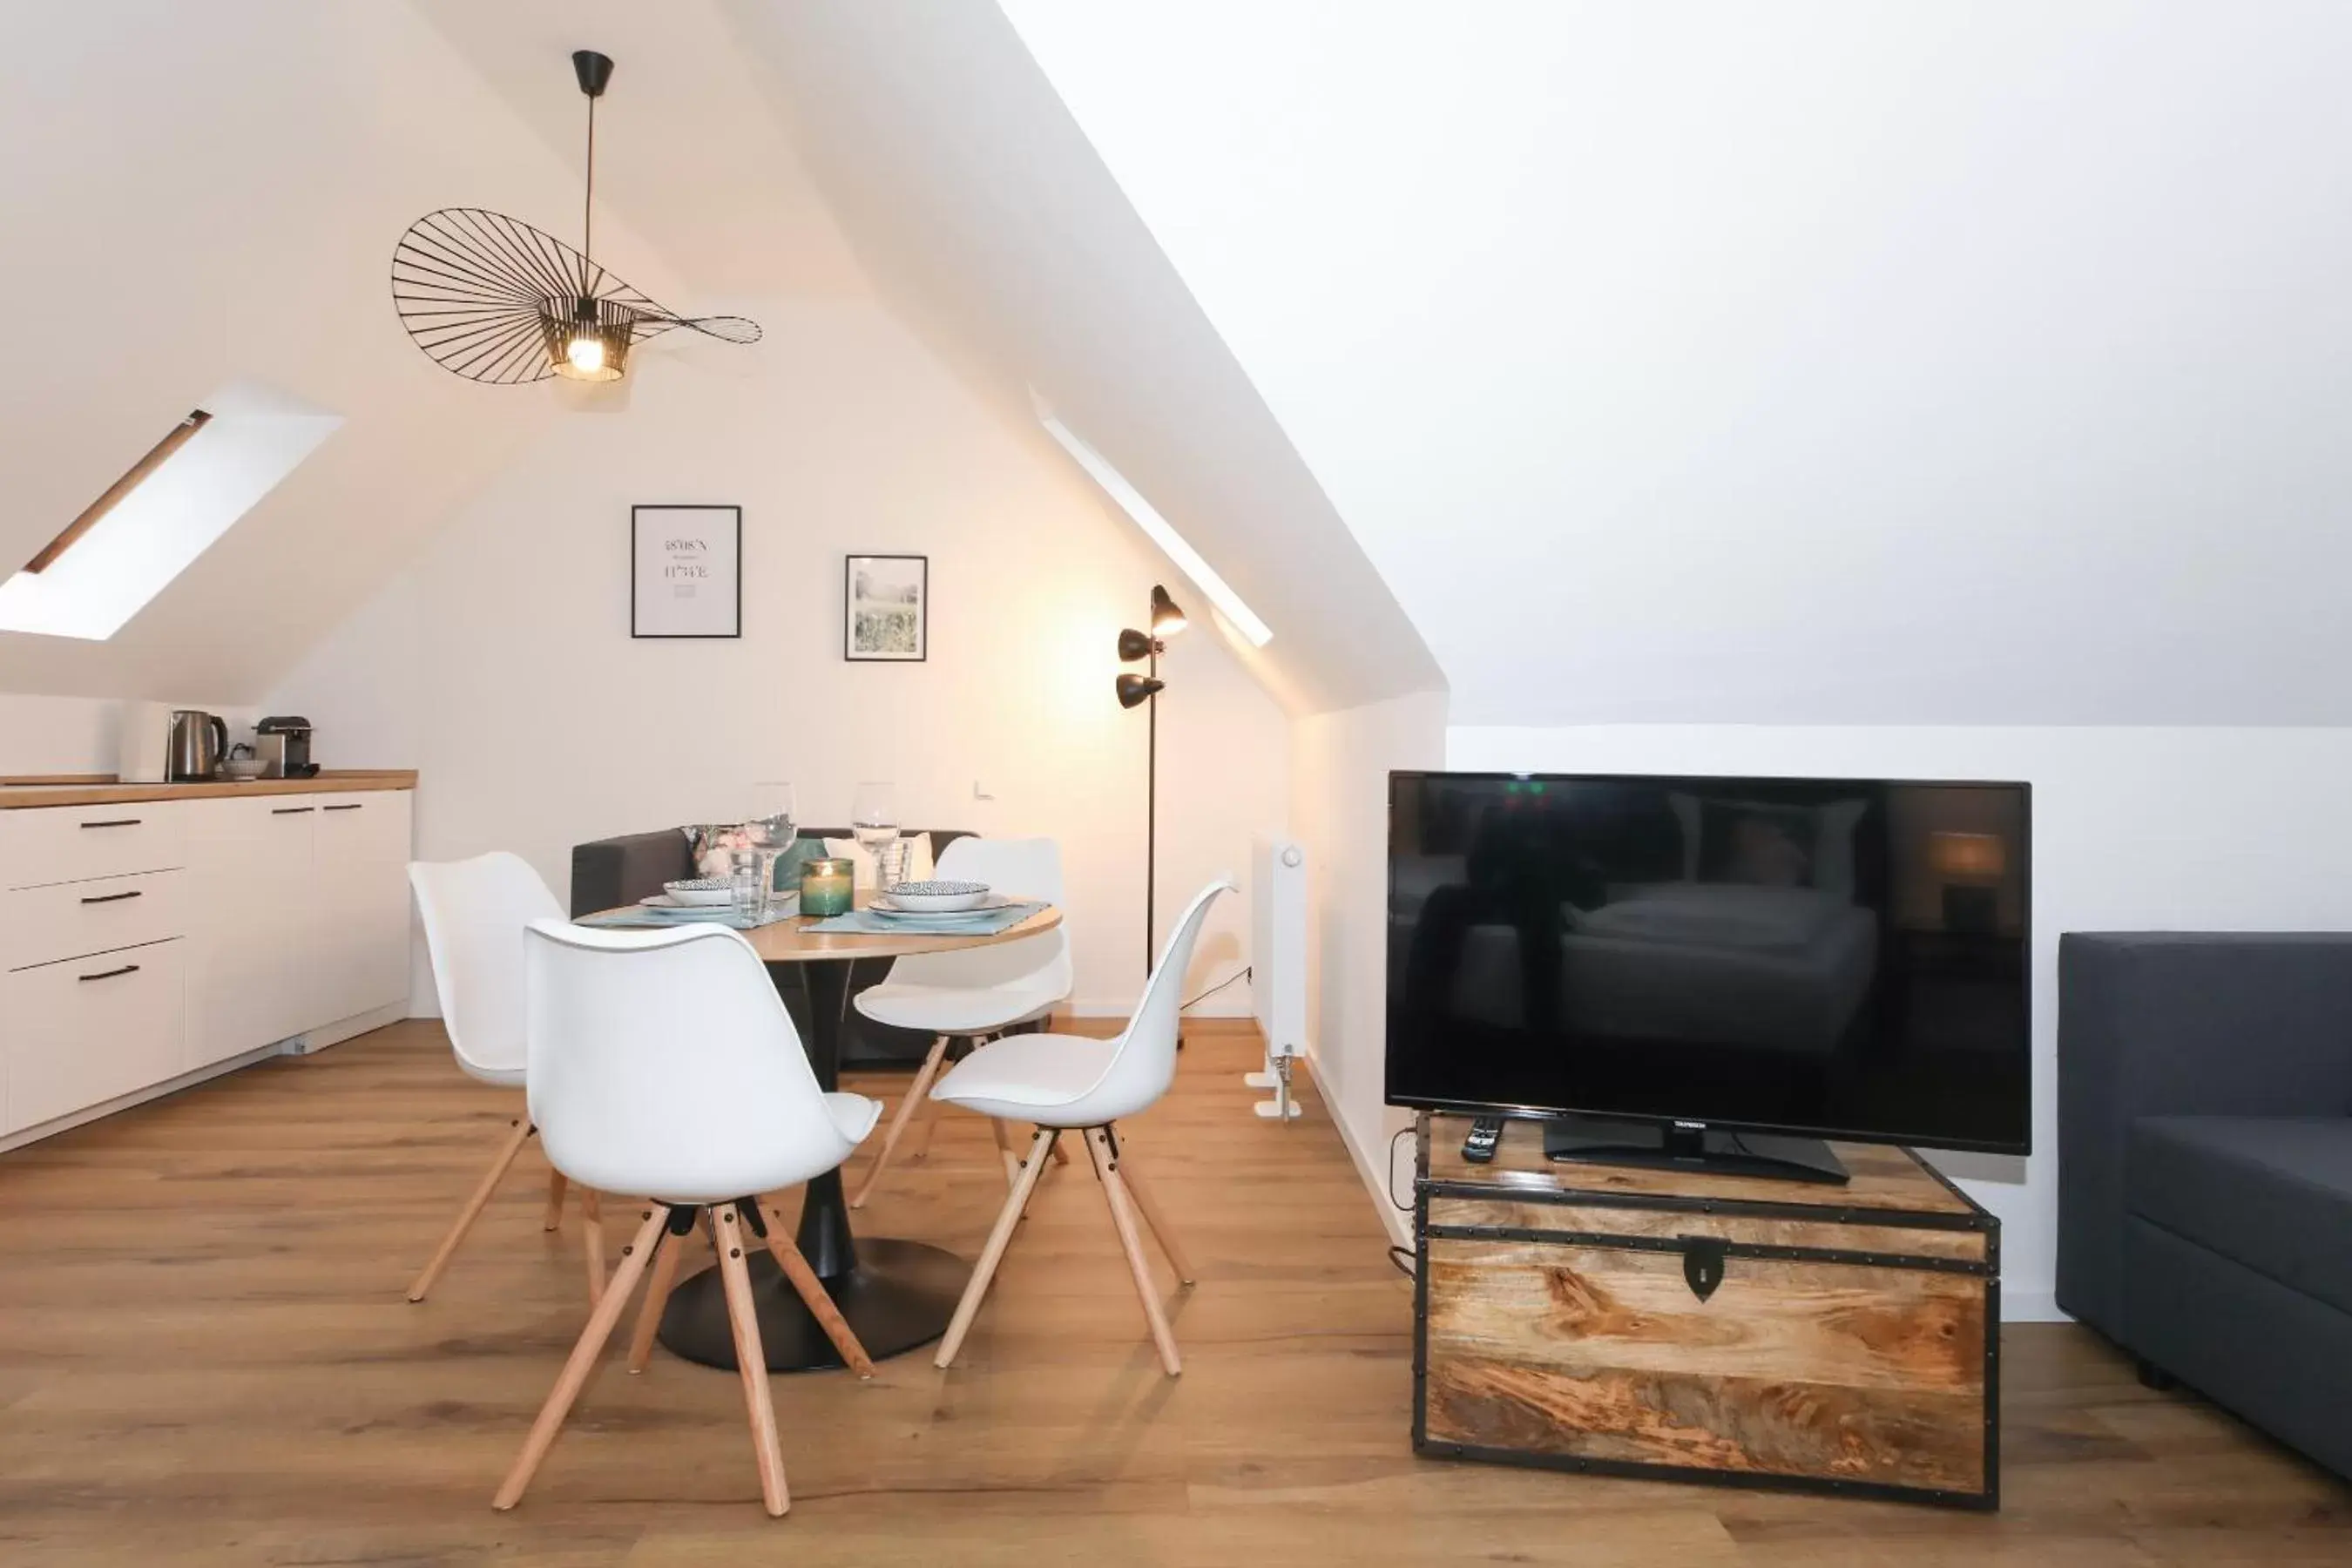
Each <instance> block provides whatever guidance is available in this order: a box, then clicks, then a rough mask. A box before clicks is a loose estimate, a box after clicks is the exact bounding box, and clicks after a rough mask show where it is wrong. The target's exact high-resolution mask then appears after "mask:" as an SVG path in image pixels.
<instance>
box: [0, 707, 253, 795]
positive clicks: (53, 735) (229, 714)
mask: <svg viewBox="0 0 2352 1568" xmlns="http://www.w3.org/2000/svg"><path fill="white" fill-rule="evenodd" d="M167 700H171V701H173V702H174V703H175V704H176V705H177V706H180V707H184V708H201V709H203V710H205V711H206V712H210V713H217V714H219V715H220V716H221V717H222V718H223V719H224V720H226V721H227V722H228V727H229V735H230V739H231V740H232V741H238V740H243V741H250V740H251V739H252V738H253V734H252V731H253V725H254V722H255V721H256V720H257V719H259V718H260V717H261V715H260V713H259V711H258V710H255V709H252V708H240V707H227V706H223V705H221V704H219V703H214V702H198V701H189V700H179V699H167ZM121 707H122V705H121V703H119V702H116V701H114V700H112V699H110V698H104V697H34V696H26V695H23V694H19V693H15V692H6V691H0V778H16V777H26V776H29V777H36V778H37V777H42V776H45V775H55V774H60V773H112V772H114V771H115V764H116V763H118V762H119V761H120V760H121V755H120V747H121V740H120V736H121Z"/></svg>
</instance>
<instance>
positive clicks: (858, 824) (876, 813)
mask: <svg viewBox="0 0 2352 1568" xmlns="http://www.w3.org/2000/svg"><path fill="white" fill-rule="evenodd" d="M849 831H850V833H851V834H852V835H853V836H854V837H856V840H857V847H859V848H860V849H863V850H865V851H866V860H867V861H868V862H869V863H870V864H871V865H872V866H873V868H874V880H875V886H876V887H877V888H881V887H884V886H885V884H884V883H883V881H882V877H883V865H882V847H883V846H884V845H886V844H896V843H897V842H898V791H897V790H896V789H895V788H894V787H893V786H892V785H891V784H888V783H887V781H885V780H881V779H866V780H863V781H861V782H860V783H859V784H858V786H857V791H856V794H855V795H852V796H851V797H850V805H849Z"/></svg>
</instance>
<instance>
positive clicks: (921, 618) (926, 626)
mask: <svg viewBox="0 0 2352 1568" xmlns="http://www.w3.org/2000/svg"><path fill="white" fill-rule="evenodd" d="M879 561H892V562H900V563H905V562H912V563H914V572H913V577H914V595H915V597H914V616H915V646H914V650H913V651H912V652H905V651H898V650H891V651H877V649H875V648H871V647H868V648H865V649H861V648H859V647H858V646H857V568H858V565H859V563H863V562H879ZM841 657H842V658H844V659H846V660H847V661H849V662H850V663H852V664H923V663H927V662H929V658H930V657H931V558H930V557H929V556H928V555H876V554H867V555H845V556H843V557H842V560H841Z"/></svg>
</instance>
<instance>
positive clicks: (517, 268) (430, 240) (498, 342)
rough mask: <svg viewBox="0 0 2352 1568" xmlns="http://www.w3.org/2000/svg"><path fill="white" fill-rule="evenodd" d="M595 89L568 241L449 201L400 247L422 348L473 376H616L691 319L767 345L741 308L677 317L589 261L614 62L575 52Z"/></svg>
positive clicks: (397, 284)
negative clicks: (599, 113)
mask: <svg viewBox="0 0 2352 1568" xmlns="http://www.w3.org/2000/svg"><path fill="white" fill-rule="evenodd" d="M572 68H573V69H574V71H575V72H577V73H578V76H579V79H580V90H581V91H582V92H583V93H585V94H586V95H587V97H588V195H587V204H589V209H588V216H583V220H582V223H581V237H582V240H583V248H582V249H579V250H574V249H572V247H570V246H568V245H566V244H564V243H563V242H562V240H560V239H558V238H556V237H554V236H553V235H551V234H549V233H547V232H546V231H545V230H543V229H539V228H534V227H533V226H530V224H527V223H525V222H523V221H522V220H521V219H520V218H512V217H509V216H506V215H505V214H504V213H497V212H491V211H490V210H488V208H486V207H443V208H442V209H441V210H440V211H438V212H432V213H427V214H425V216H423V217H421V218H418V219H417V220H416V221H415V223H413V224H411V225H409V226H408V230H407V232H406V233H404V234H403V235H402V236H401V237H400V243H399V244H398V245H396V246H394V247H393V252H392V302H393V306H394V309H395V310H398V311H399V312H400V321H401V324H402V325H403V326H404V327H406V328H407V329H408V335H409V336H410V337H412V338H414V339H415V340H416V346H417V347H418V348H421V349H423V350H424V351H425V353H427V354H429V355H430V356H432V359H433V362H434V363H436V364H438V365H439V366H441V368H442V369H444V370H446V371H448V372H450V373H451V374H456V375H462V376H464V377H466V378H467V380H468V381H481V382H488V383H489V384H492V385H497V386H519V385H522V384H527V383H530V382H535V381H545V380H546V379H547V378H548V377H549V376H551V375H561V376H564V377H566V378H567V379H570V380H573V381H618V380H619V379H620V378H621V375H622V374H623V373H624V372H625V370H626V369H627V368H628V361H629V350H630V349H631V347H632V346H634V345H635V344H636V343H639V342H644V341H645V340H646V339H647V338H651V337H657V336H659V335H660V334H662V333H663V332H667V331H670V330H671V329H672V328H676V327H684V328H686V329H688V331H697V332H700V333H701V334H703V336H705V337H710V338H717V339H719V341H720V342H730V343H752V342H759V341H760V325H759V323H758V322H756V321H750V320H748V319H746V318H745V317H742V316H681V315H679V314H678V313H677V312H676V311H675V310H669V309H668V308H667V307H666V306H663V305H661V304H659V303H658V302H656V300H652V299H650V298H648V297H647V296H646V295H645V294H643V293H641V292H639V291H638V290H637V289H632V288H631V287H629V285H628V284H626V283H625V282H623V281H622V280H621V279H618V278H615V277H614V276H613V274H611V273H610V272H607V271H605V270H604V268H602V267H600V266H598V265H597V264H596V262H595V261H594V260H593V259H592V258H590V257H589V254H588V251H587V249H586V248H585V247H586V245H587V244H588V243H589V242H591V240H592V238H593V228H592V223H593V202H594V200H595V191H596V100H597V99H598V98H600V97H601V96H603V94H604V84H605V83H606V82H607V81H609V80H610V79H612V74H613V62H612V60H611V59H609V58H606V57H605V56H604V55H600V54H596V53H594V52H593V51H591V50H587V49H583V50H581V51H580V52H579V53H577V54H575V55H573V56H572Z"/></svg>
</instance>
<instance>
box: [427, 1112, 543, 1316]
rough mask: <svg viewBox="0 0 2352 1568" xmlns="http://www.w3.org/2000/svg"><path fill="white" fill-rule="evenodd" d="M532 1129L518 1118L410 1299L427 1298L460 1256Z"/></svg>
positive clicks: (460, 1211)
mask: <svg viewBox="0 0 2352 1568" xmlns="http://www.w3.org/2000/svg"><path fill="white" fill-rule="evenodd" d="M531 1131H532V1128H531V1125H530V1121H528V1120H527V1119H525V1118H523V1117H520V1116H519V1117H517V1118H515V1121H514V1131H511V1132H509V1133H508V1134H507V1139H506V1142H503V1143H501V1144H499V1152H498V1157H497V1158H496V1159H494V1160H492V1161H491V1162H490V1168H489V1169H488V1170H487V1171H485V1172H483V1173H482V1179H481V1180H480V1181H479V1182H478V1183H477V1184H475V1187H474V1195H473V1196H471V1197H469V1198H467V1200H466V1206H465V1207H464V1208H462V1209H460V1210H458V1211H457V1224H455V1225H453V1226H450V1227H449V1234H448V1235H446V1236H445V1237H442V1238H441V1245H440V1247H438V1248H437V1249H436V1251H435V1252H434V1254H433V1261H432V1262H430V1263H427V1264H426V1265H425V1272H424V1273H422V1274H419V1275H418V1276H417V1277H416V1279H415V1281H414V1282H413V1283H412V1284H410V1286H409V1287H408V1299H409V1300H412V1301H422V1300H425V1292H426V1291H428V1290H430V1289H433V1282H434V1281H435V1280H436V1279H440V1278H441V1270H443V1269H444V1268H448V1267H449V1259H450V1258H454V1257H456V1256H457V1247H458V1244H459V1243H461V1242H463V1241H464V1240H465V1239H466V1233H467V1231H469V1230H471V1229H473V1228H474V1221H475V1220H476V1219H478V1218H479V1217H480V1215H481V1212H482V1208H483V1205H486V1204H488V1202H489V1201H490V1194H492V1193H494V1192H497V1191H498V1190H499V1182H501V1181H502V1180H504V1179H505V1177H506V1173H507V1167H508V1166H509V1165H511V1164H513V1163H514V1160H515V1156H516V1155H517V1154H520V1153H521V1152H522V1146H523V1144H524V1143H525V1142H527V1141H528V1140H529V1139H530V1135H531Z"/></svg>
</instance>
